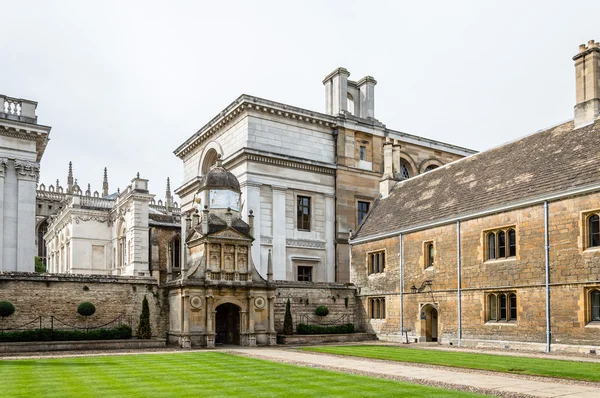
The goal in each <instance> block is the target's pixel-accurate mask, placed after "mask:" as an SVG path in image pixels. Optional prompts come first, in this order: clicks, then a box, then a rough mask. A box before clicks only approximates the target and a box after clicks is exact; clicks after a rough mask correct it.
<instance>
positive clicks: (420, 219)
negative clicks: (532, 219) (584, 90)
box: [354, 121, 600, 239]
mask: <svg viewBox="0 0 600 398" xmlns="http://www.w3.org/2000/svg"><path fill="white" fill-rule="evenodd" d="M599 182H600V121H596V122H595V123H594V124H591V125H589V126H586V127H582V128H579V129H577V130H573V122H572V121H569V122H566V123H563V124H560V125H558V126H555V127H552V128H549V129H547V130H544V131H540V132H538V133H535V134H532V135H529V136H526V137H524V138H521V139H518V140H516V141H512V142H510V143H508V144H505V145H502V146H499V147H496V148H493V149H490V150H488V151H485V152H481V153H479V154H476V155H472V156H469V157H467V158H464V159H461V160H458V161H455V162H453V163H449V164H448V165H446V166H444V167H440V168H438V169H435V170H433V171H430V172H428V173H424V174H422V175H419V176H417V177H414V178H411V179H407V180H404V181H402V182H399V183H398V184H396V186H395V187H394V189H393V190H392V192H391V193H390V195H389V196H388V197H387V198H385V199H381V200H379V201H377V203H376V204H375V206H374V207H373V209H372V210H371V212H370V213H369V215H368V216H367V219H366V220H365V221H364V222H363V224H362V225H361V227H360V228H359V230H358V231H357V233H356V234H355V237H354V239H364V238H368V237H370V236H376V235H383V234H386V233H393V232H395V231H401V230H405V229H410V228H418V227H419V226H423V225H426V224H430V223H434V222H440V221H443V220H446V219H451V218H454V217H459V216H466V215H469V214H474V213H477V212H482V211H486V210H488V209H494V208H498V207H501V206H508V205H510V204H516V203H518V202H521V201H524V200H526V199H528V198H531V199H533V198H539V197H542V196H544V195H548V194H554V193H558V192H562V191H569V190H572V189H577V188H580V187H586V186H589V185H592V184H595V183H599Z"/></svg>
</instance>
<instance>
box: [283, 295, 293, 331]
mask: <svg viewBox="0 0 600 398" xmlns="http://www.w3.org/2000/svg"><path fill="white" fill-rule="evenodd" d="M283 334H285V335H288V336H289V335H290V334H294V321H293V320H292V311H291V308H290V299H287V302H286V303H285V317H284V318H283Z"/></svg>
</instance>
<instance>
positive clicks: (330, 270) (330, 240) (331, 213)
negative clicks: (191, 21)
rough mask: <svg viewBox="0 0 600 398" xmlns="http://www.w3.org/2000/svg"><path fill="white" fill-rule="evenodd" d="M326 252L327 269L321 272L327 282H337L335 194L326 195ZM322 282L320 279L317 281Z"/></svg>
mask: <svg viewBox="0 0 600 398" xmlns="http://www.w3.org/2000/svg"><path fill="white" fill-rule="evenodd" d="M325 252H326V257H327V261H326V263H325V264H324V266H325V270H324V272H322V273H321V275H323V276H324V277H325V281H327V282H335V280H336V268H337V264H336V263H335V196H334V195H325ZM315 282H320V281H315Z"/></svg>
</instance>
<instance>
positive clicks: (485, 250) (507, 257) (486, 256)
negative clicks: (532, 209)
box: [481, 224, 520, 263]
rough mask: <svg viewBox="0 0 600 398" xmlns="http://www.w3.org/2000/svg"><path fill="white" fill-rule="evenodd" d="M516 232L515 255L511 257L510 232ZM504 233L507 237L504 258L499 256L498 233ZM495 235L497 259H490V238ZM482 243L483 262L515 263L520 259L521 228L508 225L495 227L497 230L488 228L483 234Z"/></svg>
mask: <svg viewBox="0 0 600 398" xmlns="http://www.w3.org/2000/svg"><path fill="white" fill-rule="evenodd" d="M511 229H512V230H514V231H515V255H514V256H510V255H509V254H510V247H509V246H510V242H509V236H508V231H510V230H511ZM502 231H504V233H505V236H506V238H505V239H506V240H505V249H504V250H505V255H504V257H499V256H498V232H502ZM492 233H494V234H495V235H496V239H495V241H496V243H495V245H496V248H495V250H496V257H495V258H489V239H488V236H489V235H490V234H492ZM481 242H482V244H483V251H482V252H483V259H482V260H483V262H484V263H487V262H490V263H491V262H497V261H515V260H518V259H519V253H520V251H519V228H518V226H517V225H516V224H508V225H503V226H500V227H495V228H488V229H485V230H483V231H482V232H481Z"/></svg>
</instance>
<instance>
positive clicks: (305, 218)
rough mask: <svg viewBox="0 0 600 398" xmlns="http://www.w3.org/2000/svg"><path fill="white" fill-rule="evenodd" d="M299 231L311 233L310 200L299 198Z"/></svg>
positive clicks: (305, 197) (304, 197)
mask: <svg viewBox="0 0 600 398" xmlns="http://www.w3.org/2000/svg"><path fill="white" fill-rule="evenodd" d="M297 216H298V217H297V222H298V224H297V225H298V230H299V231H310V198H309V197H307V196H298V215H297Z"/></svg>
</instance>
